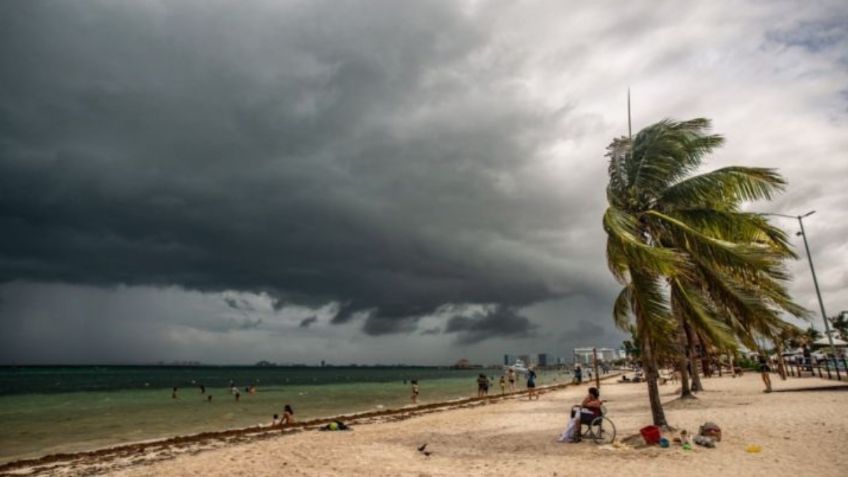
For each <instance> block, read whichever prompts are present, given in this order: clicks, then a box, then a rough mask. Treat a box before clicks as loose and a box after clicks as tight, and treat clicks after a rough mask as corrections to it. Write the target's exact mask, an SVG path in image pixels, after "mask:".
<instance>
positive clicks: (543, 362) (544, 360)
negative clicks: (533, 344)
mask: <svg viewBox="0 0 848 477" xmlns="http://www.w3.org/2000/svg"><path fill="white" fill-rule="evenodd" d="M537 359H538V360H539V366H547V365H548V353H539V354H538V358H537Z"/></svg>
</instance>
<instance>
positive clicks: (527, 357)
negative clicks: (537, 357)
mask: <svg viewBox="0 0 848 477" xmlns="http://www.w3.org/2000/svg"><path fill="white" fill-rule="evenodd" d="M518 359H520V360H521V361H524V365H525V366H529V365H530V355H528V354H520V355H518Z"/></svg>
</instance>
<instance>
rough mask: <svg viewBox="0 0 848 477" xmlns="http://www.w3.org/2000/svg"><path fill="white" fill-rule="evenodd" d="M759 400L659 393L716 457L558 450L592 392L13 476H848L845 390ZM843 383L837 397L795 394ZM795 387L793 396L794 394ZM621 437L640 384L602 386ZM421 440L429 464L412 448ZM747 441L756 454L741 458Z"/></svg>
mask: <svg viewBox="0 0 848 477" xmlns="http://www.w3.org/2000/svg"><path fill="white" fill-rule="evenodd" d="M774 378H775V379H774V383H775V388H776V390H778V391H789V392H775V393H772V394H764V393H763V392H762V383H761V382H760V379H759V376H758V375H754V374H749V375H746V376H745V377H744V378H739V379H732V378H729V377H725V378H716V379H705V380H704V384H705V386H706V387H707V389H708V390H707V391H705V392H702V393H699V399H698V400H695V401H679V400H674V399H675V398H676V396H677V392H678V389H676V386H673V385H666V386H662V387H661V391H662V394H663V399H664V401H666V415H667V417H668V420H669V422H670V423H671V424H672V425H673V426H676V427H678V428H685V429H688V430H689V431H690V432H694V431H696V430H697V428H698V425H700V424H702V423H703V422H704V421H706V420H710V421H714V422H716V423H717V424H719V425H720V426H721V427H722V430H723V437H724V439H723V440H722V442H721V443H719V444H718V447H717V448H716V449H705V448H699V447H696V448H695V449H693V450H692V451H685V450H683V449H681V448H680V447H672V448H670V449H661V448H659V447H648V448H641V449H637V448H632V447H628V446H619V447H613V446H598V445H596V444H594V443H592V442H587V441H584V442H582V443H580V444H561V443H558V442H556V438H557V436H558V435H559V434H560V432H561V431H562V430H563V428H564V427H565V424H566V419H567V415H568V410H569V409H570V407H571V405H572V404H573V403H575V402H578V401H579V400H580V399H581V397H582V395H583V394H584V393H585V392H586V388H587V387H588V386H585V385H584V386H581V387H579V388H569V389H565V390H559V391H554V392H548V393H546V394H543V395H542V397H541V399H540V400H538V401H532V402H528V401H527V400H526V398H523V399H521V400H519V399H507V400H505V401H497V402H492V403H490V404H481V405H476V406H474V407H471V408H463V409H454V410H450V411H443V412H435V413H430V414H423V415H418V416H414V417H411V418H409V419H406V420H397V419H398V417H395V416H388V417H383V418H379V419H378V420H380V421H382V422H378V423H374V424H359V425H356V426H355V430H354V431H352V432H319V431H315V430H306V431H302V432H297V433H290V434H287V435H281V434H277V433H274V434H271V435H270V436H269V435H266V436H265V437H262V436H258V437H253V438H251V437H249V436H247V437H242V438H238V439H234V440H233V442H229V443H228V441H227V440H212V441H209V442H196V443H186V444H181V445H168V446H161V447H158V448H157V447H153V448H144V449H138V450H135V451H133V450H129V451H124V452H122V453H119V454H120V455H118V456H117V457H116V456H114V455H113V456H112V457H98V456H88V457H84V456H80V457H78V458H74V459H70V460H64V461H57V462H55V463H52V464H50V463H45V464H41V465H36V466H33V467H29V468H17V469H15V470H13V471H12V472H13V473H14V474H15V475H91V474H107V475H123V476H148V475H156V476H159V475H166V476H170V475H197V476H216V475H225V476H228V477H229V476H232V475H251V476H252V475H287V476H288V475H293V476H330V475H332V476H335V475H341V476H358V477H365V476H367V477H374V476H396V475H401V476H454V475H462V476H465V475H470V476H476V475H481V476H482V475H486V476H491V475H498V476H525V475H529V476H571V475H582V476H590V477H595V476H631V475H648V476H652V477H653V476H675V477H681V476H688V475H716V476H719V475H720V476H722V477H724V476H725V475H726V476H727V477H729V476H735V475H742V476H757V475H762V476H769V477H775V476H783V475H786V476H806V475H810V476H815V477H827V476H848V391H846V390H845V388H848V385H846V383H842V384H840V383H838V382H834V381H824V380H821V379H818V378H803V379H797V378H796V379H790V380H789V381H780V380H779V379H777V377H776V376H774ZM835 386H841V387H842V388H843V390H841V391H839V390H835V388H834V390H826V391H802V390H801V389H802V388H810V387H815V388H821V387H835ZM793 390H794V391H793ZM601 393H602V398H604V399H607V400H608V401H609V402H608V404H607V406H608V409H609V417H610V418H611V419H612V420H613V421H614V422H615V424H616V426H617V427H618V437H619V439H621V438H625V437H628V436H631V435H634V434H636V433H637V432H638V429H640V428H641V427H642V426H644V425H646V424H648V423H649V421H650V413H649V409H648V406H647V398H646V388H645V385H644V384H615V383H611V382H610V383H603V385H602V388H601ZM424 443H427V450H428V451H432V455H431V456H429V457H427V456H425V455H423V454H421V453H419V452H418V451H417V447H418V446H420V445H422V444H424ZM749 444H757V445H759V446H761V447H762V452H760V453H757V454H751V453H748V452H746V451H745V448H746V447H747V446H748V445H749Z"/></svg>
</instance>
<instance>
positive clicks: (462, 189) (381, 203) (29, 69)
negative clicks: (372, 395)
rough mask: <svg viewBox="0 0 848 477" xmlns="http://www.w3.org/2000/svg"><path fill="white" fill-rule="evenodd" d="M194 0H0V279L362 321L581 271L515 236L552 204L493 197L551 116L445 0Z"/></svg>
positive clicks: (403, 326) (382, 320) (518, 194)
mask: <svg viewBox="0 0 848 477" xmlns="http://www.w3.org/2000/svg"><path fill="white" fill-rule="evenodd" d="M206 5H207V4H206V3H205V2H198V3H195V2H179V3H166V4H161V5H159V4H150V3H144V2H127V3H120V2H118V3H106V4H95V3H90V2H87V3H85V4H80V3H70V2H68V3H58V2H56V3H48V2H4V3H3V4H2V6H0V10H2V11H0V18H2V20H0V22H2V25H0V26H2V28H0V55H1V57H2V58H3V60H2V72H0V73H2V80H0V81H2V83H0V85H1V86H2V87H0V105H2V107H0V191H2V192H0V227H2V230H3V234H2V235H0V281H8V280H13V279H23V280H30V281H59V282H69V283H82V284H94V285H111V284H115V283H123V284H130V285H143V284H151V285H171V284H175V285H179V286H183V287H186V288H190V289H197V290H205V291H219V290H245V291H254V292H267V293H269V294H271V295H273V296H274V297H275V300H276V301H275V305H274V307H275V308H277V309H278V308H279V307H281V306H282V304H284V303H288V304H298V303H301V304H309V305H315V304H321V303H327V302H330V301H336V302H339V303H343V304H344V305H342V306H341V307H340V309H339V312H338V314H337V315H336V317H335V318H334V319H333V323H343V322H345V321H348V320H349V319H350V318H351V317H352V316H354V315H355V314H356V313H360V314H362V315H363V316H367V318H366V320H365V323H364V328H363V329H364V331H365V332H366V333H368V334H371V335H380V334H386V333H398V332H408V331H411V330H414V329H415V326H416V322H417V321H418V320H419V319H420V317H422V316H425V315H426V314H428V313H430V312H433V311H434V310H436V309H437V308H438V307H439V306H441V305H443V304H445V303H502V304H506V305H515V306H517V305H524V304H529V303H533V302H536V301H539V300H544V299H548V298H552V297H556V296H563V295H564V294H568V293H571V292H573V291H574V290H575V289H579V288H580V287H579V286H576V285H571V284H569V281H568V279H567V277H566V276H565V275H566V274H565V273H564V272H563V271H562V270H560V271H556V272H545V273H536V272H534V271H533V270H532V269H533V267H534V265H532V264H530V263H528V262H527V260H526V258H525V257H523V256H522V255H523V253H524V252H522V251H521V248H522V247H525V246H528V245H532V244H530V243H528V241H529V240H530V239H529V238H528V235H527V234H528V232H527V231H530V230H532V231H533V232H532V233H534V234H537V233H540V232H543V231H544V230H556V229H557V228H559V227H561V225H562V224H563V218H562V216H561V213H562V211H561V210H558V209H557V208H555V207H552V206H551V201H550V197H545V196H544V195H543V194H539V193H536V192H534V191H533V188H532V187H530V185H529V184H518V185H512V186H508V187H512V188H513V189H514V193H513V194H504V193H503V187H504V185H503V183H502V182H503V180H504V179H503V178H504V177H509V176H510V174H511V171H513V170H514V169H516V168H520V167H522V164H525V163H526V162H527V161H529V160H531V159H532V157H533V156H534V154H535V150H536V149H535V148H537V147H538V146H539V144H542V143H543V142H544V140H546V138H547V137H548V135H550V134H551V133H552V125H553V123H554V120H555V119H561V118H552V117H549V116H546V115H545V114H543V113H542V112H541V110H540V109H539V107H538V105H536V104H535V103H534V102H532V101H530V100H529V99H527V98H526V97H525V96H524V95H522V94H521V90H520V89H516V88H514V87H512V86H511V83H510V78H509V76H508V73H509V71H510V68H511V66H512V65H511V64H510V63H509V62H505V61H500V62H498V63H497V64H491V65H490V64H481V65H479V66H475V64H474V62H473V61H471V60H472V59H474V58H477V57H479V56H480V55H483V54H485V52H486V50H485V47H486V45H487V40H488V38H487V33H486V32H485V31H483V30H481V29H480V28H479V27H478V25H477V24H476V23H475V22H474V21H472V20H471V19H470V18H469V17H468V16H467V15H466V14H464V13H463V12H462V11H461V10H459V6H458V5H457V4H455V3H454V2H452V1H445V2H414V3H398V2H389V1H387V2H369V7H370V8H369V10H368V11H369V12H379V15H372V14H371V13H367V12H365V11H362V10H361V9H360V8H359V7H358V5H357V4H356V2H352V3H338V2H308V3H304V4H292V5H287V4H284V3H277V2H269V3H267V4H263V3H252V4H251V8H243V5H240V4H237V3H229V2H220V3H214V5H215V8H206ZM434 25H438V27H437V28H434V27H433V26H434ZM45 32H50V34H49V35H46V34H45ZM474 92H486V95H489V96H480V97H477V96H476V95H475V94H474ZM493 93H497V95H494V94H493ZM510 195H511V196H512V197H510ZM493 240H494V241H500V242H501V243H503V244H512V245H510V249H509V250H494V249H491V248H488V249H487V248H486V247H480V244H481V243H485V242H490V241H493ZM505 246H506V245H505ZM551 273H553V275H554V277H553V278H556V280H553V281H552V280H551V278H552V277H551V276H550V275H551ZM553 282H556V283H557V285H556V288H553V287H552V286H551V285H550V284H551V283H553ZM227 304H228V305H229V306H230V307H232V308H234V309H238V310H246V309H247V308H245V304H244V303H239V302H236V301H235V300H233V299H227ZM278 305H279V307H278Z"/></svg>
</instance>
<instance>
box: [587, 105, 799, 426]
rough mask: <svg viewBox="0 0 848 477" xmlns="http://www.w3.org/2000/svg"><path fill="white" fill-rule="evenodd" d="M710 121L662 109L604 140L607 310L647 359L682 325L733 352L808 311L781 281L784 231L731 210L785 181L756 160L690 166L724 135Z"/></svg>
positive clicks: (674, 342)
mask: <svg viewBox="0 0 848 477" xmlns="http://www.w3.org/2000/svg"><path fill="white" fill-rule="evenodd" d="M709 128H710V121H709V120H708V119H705V118H696V119H692V120H689V121H681V122H678V121H672V120H663V121H660V122H658V123H656V124H653V125H651V126H648V127H647V128H645V129H643V130H642V131H640V132H639V133H638V134H637V135H636V136H635V137H634V138H633V140H632V141H631V140H630V139H629V138H624V137H621V138H617V139H614V140H613V141H612V143H611V144H610V145H609V147H608V148H607V157H608V158H609V168H608V172H609V184H608V186H607V200H608V203H609V207H608V209H607V210H606V212H605V213H604V216H603V227H604V230H605V231H606V233H607V263H608V266H609V269H610V271H611V272H612V274H613V276H614V277H615V278H616V279H617V280H618V281H619V282H620V283H621V284H622V285H623V289H622V290H621V292H620V293H619V295H618V297H617V298H616V300H615V303H614V306H613V317H614V320H615V323H616V325H617V326H618V327H619V328H621V329H632V330H633V336H634V343H636V344H638V346H639V348H640V349H641V350H643V354H644V355H645V356H644V357H645V358H646V359H648V360H653V361H654V362H656V361H657V360H663V361H666V360H668V359H673V356H674V355H675V354H677V355H680V353H681V352H682V351H683V350H682V349H681V340H680V339H678V336H681V333H682V330H683V326H684V324H686V326H691V328H692V329H693V330H694V332H695V334H696V335H697V336H698V337H699V339H700V340H701V341H702V343H703V344H704V345H706V346H708V347H712V348H715V349H718V350H729V351H732V350H734V349H735V348H736V346H737V343H738V342H740V341H741V342H742V343H744V344H745V345H747V346H749V347H755V346H756V342H755V340H754V336H766V337H768V338H770V339H772V340H777V339H778V337H779V336H780V335H781V333H783V334H786V333H787V332H788V331H787V330H789V329H790V327H791V325H788V324H787V323H786V322H784V321H783V320H782V318H781V315H782V314H783V313H789V314H791V315H794V316H796V317H800V318H806V317H807V316H808V311H807V310H805V309H804V308H803V307H801V306H799V305H797V304H796V303H794V302H793V301H792V300H791V298H790V297H789V294H788V292H787V288H786V282H787V280H788V278H789V275H788V272H787V271H786V269H785V266H784V261H785V260H786V259H788V258H794V257H795V254H794V252H793V251H792V250H791V248H790V245H789V240H788V237H787V235H786V233H785V232H784V231H782V230H780V229H779V228H777V227H775V226H773V225H771V223H769V221H768V220H767V218H766V217H765V216H763V215H760V214H754V213H749V212H742V211H741V210H740V209H741V205H742V203H743V202H745V201H751V200H763V199H765V200H768V199H771V198H772V197H773V196H774V195H775V194H776V193H778V192H780V191H782V190H783V188H784V187H785V185H786V183H785V181H784V180H783V178H782V177H781V176H780V175H779V174H778V173H777V172H776V171H775V170H773V169H766V168H753V167H726V168H723V169H718V170H715V171H712V172H706V173H703V174H699V175H692V174H693V173H694V172H695V171H697V170H698V169H699V168H700V166H701V165H702V161H703V159H704V157H706V155H707V154H709V153H710V152H711V151H713V150H714V149H715V148H717V147H719V146H720V145H721V144H722V143H723V141H724V140H723V138H722V137H721V136H719V135H715V134H709ZM648 351H650V354H651V356H647V355H648V354H649V353H648ZM652 402H653V399H652ZM657 402H658V399H657ZM656 416H657V414H656V413H655V420H656V419H657V417H656Z"/></svg>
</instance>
